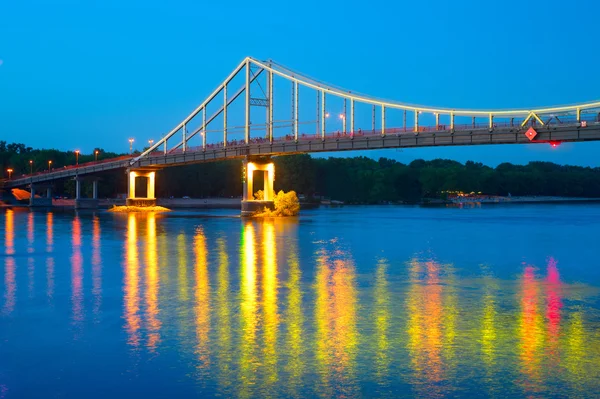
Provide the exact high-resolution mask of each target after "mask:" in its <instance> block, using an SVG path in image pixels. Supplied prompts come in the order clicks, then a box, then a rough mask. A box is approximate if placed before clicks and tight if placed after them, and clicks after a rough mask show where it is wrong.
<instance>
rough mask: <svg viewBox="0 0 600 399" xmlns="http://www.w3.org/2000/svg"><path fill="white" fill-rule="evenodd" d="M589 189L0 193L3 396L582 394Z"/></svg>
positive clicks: (590, 361)
mask: <svg viewBox="0 0 600 399" xmlns="http://www.w3.org/2000/svg"><path fill="white" fill-rule="evenodd" d="M599 232H600V205H595V204H592V205H590V204H588V205H569V204H556V205H540V204H537V205H510V206H502V205H499V206H483V207H481V208H470V209H464V208H463V209H460V208H423V207H402V206H398V207H395V206H364V207H358V206H357V207H349V206H346V207H342V208H324V209H317V210H308V211H303V213H302V215H301V216H300V217H299V218H294V219H275V220H244V219H241V218H239V217H236V211H234V210H209V211H207V210H203V211H198V210H195V211H185V210H180V211H174V212H171V213H166V214H156V215H154V214H145V215H144V214H111V213H108V212H106V211H98V212H91V211H90V212H78V213H75V212H59V211H54V212H47V211H29V210H28V209H18V208H14V209H5V210H0V235H3V237H2V240H3V249H2V251H1V254H0V398H21V397H36V398H39V397H61V398H62V397H68V398H81V397H87V398H90V397H102V398H104V397H132V396H134V395H135V396H139V397H145V398H153V397H186V396H192V395H195V396H198V395H202V396H203V397H212V396H220V397H312V396H318V397H333V396H336V397H346V398H351V397H425V398H441V397H449V398H453V397H540V398H541V397H544V398H548V397H592V396H595V395H598V386H600V367H599V366H598V365H600V300H599V294H600V260H599V259H598V255H599V254H600V249H599V247H598V233H599Z"/></svg>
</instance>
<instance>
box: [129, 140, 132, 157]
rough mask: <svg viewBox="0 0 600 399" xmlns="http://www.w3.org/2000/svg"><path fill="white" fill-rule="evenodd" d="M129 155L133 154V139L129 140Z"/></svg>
mask: <svg viewBox="0 0 600 399" xmlns="http://www.w3.org/2000/svg"><path fill="white" fill-rule="evenodd" d="M129 153H130V154H133V139H129Z"/></svg>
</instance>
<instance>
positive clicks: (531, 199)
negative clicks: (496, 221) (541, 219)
mask: <svg viewBox="0 0 600 399" xmlns="http://www.w3.org/2000/svg"><path fill="white" fill-rule="evenodd" d="M560 202H600V198H579V197H555V196H536V195H529V196H512V197H489V198H468V197H461V198H457V199H452V200H450V201H448V203H451V204H469V203H480V204H533V203H541V204H544V203H560Z"/></svg>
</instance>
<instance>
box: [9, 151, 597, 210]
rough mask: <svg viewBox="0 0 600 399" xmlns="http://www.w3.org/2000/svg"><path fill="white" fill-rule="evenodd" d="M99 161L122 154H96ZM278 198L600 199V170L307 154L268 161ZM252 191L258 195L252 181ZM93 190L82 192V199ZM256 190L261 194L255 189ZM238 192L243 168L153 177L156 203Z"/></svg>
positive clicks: (110, 189)
mask: <svg viewBox="0 0 600 399" xmlns="http://www.w3.org/2000/svg"><path fill="white" fill-rule="evenodd" d="M99 151H100V154H101V158H104V159H106V158H112V157H117V156H120V155H123V154H116V153H107V152H104V151H102V150H99ZM29 160H33V161H34V162H33V165H34V172H35V171H38V170H43V169H47V164H48V160H52V161H53V163H52V165H53V167H62V166H65V165H73V164H75V153H74V152H63V151H59V150H35V149H32V148H30V147H26V146H25V145H23V144H16V143H13V144H6V142H3V141H0V166H2V170H3V171H4V173H5V176H6V169H7V168H9V167H10V168H12V169H13V170H14V172H13V175H15V176H16V175H19V174H24V173H29V168H30V164H29ZM93 160H94V154H93V153H92V154H87V155H86V154H80V155H79V162H80V163H84V162H90V161H93ZM273 160H274V163H275V190H277V191H279V190H284V191H290V190H294V191H296V192H297V193H298V194H303V195H304V196H305V197H307V198H309V197H313V196H319V197H327V198H331V199H335V200H340V201H345V202H347V203H364V204H373V203H380V202H408V203H413V202H419V201H420V200H422V199H423V198H444V197H445V195H446V192H448V191H462V192H465V193H470V192H481V193H483V194H488V195H508V194H511V195H550V196H567V197H596V198H600V168H591V167H581V166H569V165H557V164H554V163H551V162H530V163H528V164H527V165H513V164H510V163H502V164H500V165H498V166H497V167H495V168H492V167H489V166H486V165H483V164H482V163H477V162H471V161H467V162H466V163H464V164H462V163H460V162H457V161H452V160H447V159H434V160H431V161H425V160H422V159H418V160H415V161H412V162H410V163H408V164H405V163H401V162H398V161H395V160H392V159H388V158H380V159H379V160H374V159H371V158H367V157H354V158H334V157H331V158H314V157H311V156H310V155H308V154H300V155H286V156H279V157H274V158H273ZM256 177H257V178H256V179H255V187H261V179H260V177H259V175H257V176H256ZM102 178H103V180H104V181H103V182H101V184H100V185H99V190H100V193H99V194H100V196H101V197H115V196H116V195H117V194H123V193H125V192H126V191H127V187H126V178H125V174H124V173H123V171H122V170H120V171H113V172H109V173H106V174H105V175H103V176H102ZM86 190H87V191H89V190H91V188H85V187H84V192H85V191H86ZM257 190H258V188H257ZM55 191H56V192H57V193H65V194H66V195H71V196H72V195H73V193H74V185H73V182H72V181H64V182H59V183H57V187H56V190H55ZM241 192H242V163H241V162H240V160H227V161H222V162H212V163H206V164H195V165H186V166H179V167H172V168H167V169H164V170H161V171H159V172H158V173H157V177H156V194H157V196H158V197H170V196H174V197H182V196H186V195H187V196H190V197H193V198H202V197H239V196H240V195H241Z"/></svg>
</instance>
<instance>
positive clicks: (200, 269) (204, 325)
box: [194, 228, 211, 370]
mask: <svg viewBox="0 0 600 399" xmlns="http://www.w3.org/2000/svg"><path fill="white" fill-rule="evenodd" d="M194 254H195V256H196V270H195V272H196V288H195V291H196V294H195V296H196V305H195V313H196V340H197V345H196V356H197V359H198V360H197V367H198V368H199V369H201V370H207V369H208V368H209V366H210V342H209V337H210V335H209V334H210V312H211V306H210V283H209V278H208V263H207V256H206V237H205V236H204V232H203V231H202V229H201V228H198V229H197V230H196V235H195V237H194Z"/></svg>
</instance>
